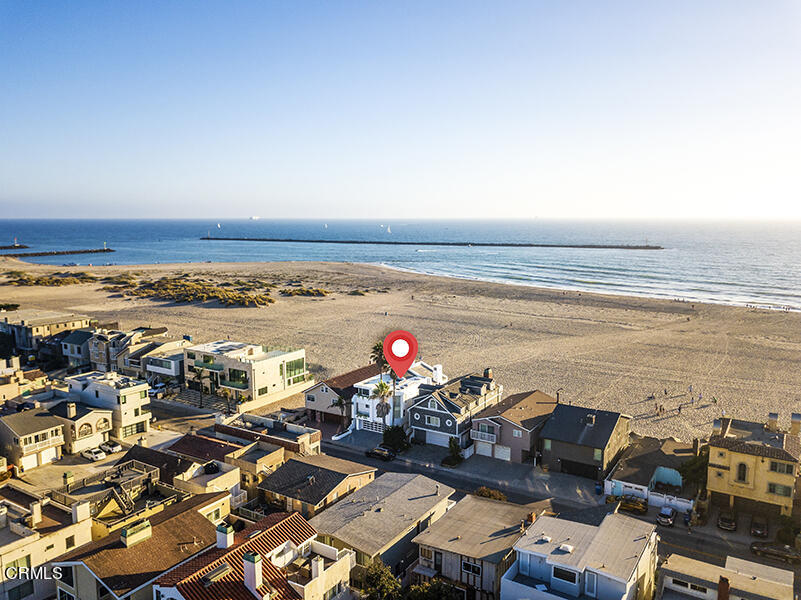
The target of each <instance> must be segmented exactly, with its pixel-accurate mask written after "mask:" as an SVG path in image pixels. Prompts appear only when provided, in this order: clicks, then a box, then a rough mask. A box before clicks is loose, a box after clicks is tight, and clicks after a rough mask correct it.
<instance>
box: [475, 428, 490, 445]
mask: <svg viewBox="0 0 801 600" xmlns="http://www.w3.org/2000/svg"><path fill="white" fill-rule="evenodd" d="M470 439H471V440H476V441H479V442H489V443H490V444H494V443H495V434H494V433H486V432H484V431H479V430H478V429H471V430H470Z"/></svg>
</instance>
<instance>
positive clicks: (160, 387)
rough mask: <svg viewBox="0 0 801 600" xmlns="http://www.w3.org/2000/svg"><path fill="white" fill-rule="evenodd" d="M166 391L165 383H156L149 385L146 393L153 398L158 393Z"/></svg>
mask: <svg viewBox="0 0 801 600" xmlns="http://www.w3.org/2000/svg"><path fill="white" fill-rule="evenodd" d="M166 391H167V386H166V385H165V384H163V383H157V384H156V385H154V386H153V387H151V388H150V389H149V390H147V395H148V396H150V397H151V398H155V397H156V396H158V395H159V394H163V393H164V392H166Z"/></svg>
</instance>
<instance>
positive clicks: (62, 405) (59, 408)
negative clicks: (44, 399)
mask: <svg viewBox="0 0 801 600" xmlns="http://www.w3.org/2000/svg"><path fill="white" fill-rule="evenodd" d="M67 404H69V401H67V402H59V403H58V404H56V405H55V406H51V407H50V414H52V415H55V416H56V417H61V418H62V419H70V420H71V421H78V420H80V419H83V418H84V417H85V416H86V415H88V414H90V413H93V412H95V411H97V412H98V413H102V414H105V415H111V411H110V410H103V409H100V408H94V407H92V406H88V405H86V404H83V403H82V402H75V416H74V417H68V416H67Z"/></svg>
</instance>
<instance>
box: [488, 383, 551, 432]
mask: <svg viewBox="0 0 801 600" xmlns="http://www.w3.org/2000/svg"><path fill="white" fill-rule="evenodd" d="M555 406H556V398H553V397H551V396H549V395H548V394H546V393H545V392H541V391H539V390H534V391H533V392H521V393H519V394H512V395H511V396H507V397H506V398H504V399H503V400H501V401H500V402H499V403H498V404H495V405H493V406H490V407H489V408H485V409H484V410H482V411H481V412H480V413H478V414H477V415H475V416H474V417H473V420H475V419H486V418H492V417H503V418H504V419H508V420H509V421H511V422H512V423H517V424H518V425H520V426H521V427H524V428H525V429H528V430H529V431H530V430H532V429H534V428H535V427H537V425H540V424H541V423H544V422H545V420H546V419H547V418H548V417H549V416H550V414H551V413H552V412H553V409H554V407H555Z"/></svg>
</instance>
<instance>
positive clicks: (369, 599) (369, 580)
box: [363, 560, 401, 600]
mask: <svg viewBox="0 0 801 600" xmlns="http://www.w3.org/2000/svg"><path fill="white" fill-rule="evenodd" d="M363 591H364V597H365V599H366V600H400V599H401V584H400V581H398V579H397V577H395V576H394V575H393V574H392V571H390V570H389V567H388V566H386V565H385V564H384V563H382V562H381V561H380V560H375V561H373V562H372V563H370V566H369V567H367V573H366V574H365V576H364V590H363Z"/></svg>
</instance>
